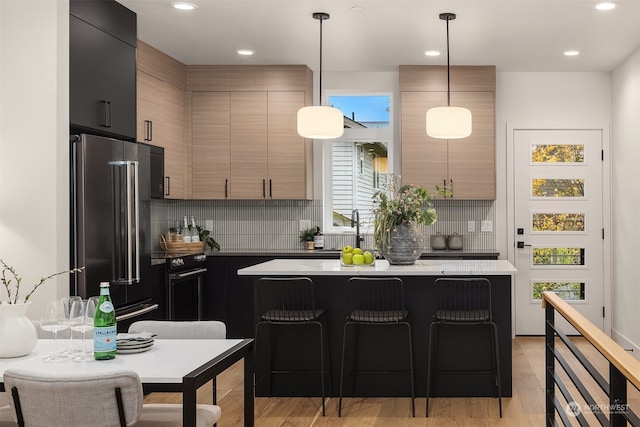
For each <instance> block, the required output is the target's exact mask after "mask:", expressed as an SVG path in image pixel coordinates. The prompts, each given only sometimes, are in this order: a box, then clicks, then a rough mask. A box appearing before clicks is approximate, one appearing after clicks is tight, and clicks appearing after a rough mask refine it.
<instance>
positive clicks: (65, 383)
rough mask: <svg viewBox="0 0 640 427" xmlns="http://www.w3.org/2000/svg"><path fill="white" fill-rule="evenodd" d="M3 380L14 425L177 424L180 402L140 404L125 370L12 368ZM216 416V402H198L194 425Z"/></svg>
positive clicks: (137, 387) (136, 385) (136, 382)
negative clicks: (69, 372) (75, 372)
mask: <svg viewBox="0 0 640 427" xmlns="http://www.w3.org/2000/svg"><path fill="white" fill-rule="evenodd" d="M4 385H5V389H6V390H8V391H10V393H11V395H12V400H11V408H12V409H13V411H14V420H16V421H17V424H18V426H20V427H23V426H27V427H87V426H92V427H117V426H120V427H125V426H135V427H151V426H154V427H173V426H176V427H178V426H182V405H181V404H150V405H145V404H144V403H143V400H144V395H143V393H142V383H141V382H140V378H139V377H138V374H136V373H135V372H131V371H120V372H112V373H109V374H97V375H83V376H59V375H58V376H56V375H53V374H47V375H41V374H39V373H34V372H30V371H25V370H17V369H16V370H7V371H5V373H4ZM220 416H221V410H220V407H218V406H215V405H201V404H199V405H197V409H196V420H197V422H196V427H205V426H209V427H210V426H212V425H213V424H214V423H215V422H216V421H217V420H218V419H220Z"/></svg>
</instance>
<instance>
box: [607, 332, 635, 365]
mask: <svg viewBox="0 0 640 427" xmlns="http://www.w3.org/2000/svg"><path fill="white" fill-rule="evenodd" d="M611 338H612V339H613V340H614V341H615V342H617V343H618V344H620V346H621V347H622V348H624V349H625V350H627V351H628V352H629V353H630V354H631V355H632V356H633V357H634V358H636V359H638V360H640V346H638V345H637V344H634V343H633V341H631V340H630V339H628V338H627V337H625V336H624V335H623V334H621V333H620V332H618V331H617V330H616V329H615V328H612V329H611Z"/></svg>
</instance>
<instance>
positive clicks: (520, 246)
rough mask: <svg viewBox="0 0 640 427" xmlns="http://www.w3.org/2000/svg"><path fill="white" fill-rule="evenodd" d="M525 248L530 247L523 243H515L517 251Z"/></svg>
mask: <svg viewBox="0 0 640 427" xmlns="http://www.w3.org/2000/svg"><path fill="white" fill-rule="evenodd" d="M525 246H531V245H525V243H524V242H518V243H517V247H518V249H523V248H524V247H525Z"/></svg>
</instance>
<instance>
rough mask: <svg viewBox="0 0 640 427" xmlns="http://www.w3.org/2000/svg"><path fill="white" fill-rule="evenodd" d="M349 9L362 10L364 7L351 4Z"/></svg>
mask: <svg viewBox="0 0 640 427" xmlns="http://www.w3.org/2000/svg"><path fill="white" fill-rule="evenodd" d="M351 10H352V11H354V12H362V11H363V10H364V7H362V6H352V7H351Z"/></svg>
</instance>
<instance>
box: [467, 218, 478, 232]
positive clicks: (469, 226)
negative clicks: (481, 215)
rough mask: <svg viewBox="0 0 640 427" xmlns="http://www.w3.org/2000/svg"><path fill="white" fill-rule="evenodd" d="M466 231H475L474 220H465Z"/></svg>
mask: <svg viewBox="0 0 640 427" xmlns="http://www.w3.org/2000/svg"><path fill="white" fill-rule="evenodd" d="M467 232H468V233H475V232H476V222H475V221H467Z"/></svg>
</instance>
